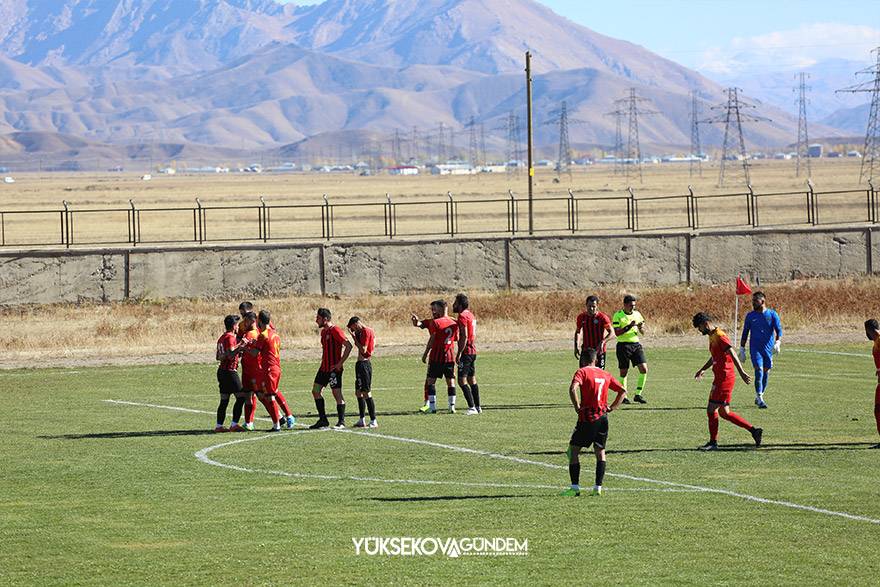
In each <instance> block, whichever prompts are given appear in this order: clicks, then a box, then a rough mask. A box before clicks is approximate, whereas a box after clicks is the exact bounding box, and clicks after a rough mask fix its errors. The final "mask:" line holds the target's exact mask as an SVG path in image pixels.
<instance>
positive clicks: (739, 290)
mask: <svg viewBox="0 0 880 587" xmlns="http://www.w3.org/2000/svg"><path fill="white" fill-rule="evenodd" d="M750 293H752V288H750V287H749V284H747V283H746V282H745V281H743V280H742V278H741V277H739V276H737V278H736V295H738V296H744V295H746V294H750Z"/></svg>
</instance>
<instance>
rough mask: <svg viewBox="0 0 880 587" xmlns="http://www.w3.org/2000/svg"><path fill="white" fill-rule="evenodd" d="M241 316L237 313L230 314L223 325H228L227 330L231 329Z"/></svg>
mask: <svg viewBox="0 0 880 587" xmlns="http://www.w3.org/2000/svg"><path fill="white" fill-rule="evenodd" d="M238 320H239V317H238V316H236V315H235V314H229V315H228V316H226V318H224V319H223V326H225V327H226V330H230V329H231V328H232V327H233V326H235V324H236V323H237V322H238Z"/></svg>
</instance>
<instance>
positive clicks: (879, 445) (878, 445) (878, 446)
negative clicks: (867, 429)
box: [868, 444, 880, 448]
mask: <svg viewBox="0 0 880 587" xmlns="http://www.w3.org/2000/svg"><path fill="white" fill-rule="evenodd" d="M868 448H880V444H875V445H874V446H869V447H868Z"/></svg>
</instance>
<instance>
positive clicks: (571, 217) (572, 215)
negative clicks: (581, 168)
mask: <svg viewBox="0 0 880 587" xmlns="http://www.w3.org/2000/svg"><path fill="white" fill-rule="evenodd" d="M576 205H577V200H575V199H574V192H572V191H571V188H569V189H568V229H569V230H570V231H571V233H572V234H574V231H576V230H577V211H576V210H575V206H576Z"/></svg>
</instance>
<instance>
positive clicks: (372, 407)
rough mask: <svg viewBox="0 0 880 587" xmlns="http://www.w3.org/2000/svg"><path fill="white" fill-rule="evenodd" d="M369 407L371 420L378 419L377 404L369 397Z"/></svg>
mask: <svg viewBox="0 0 880 587" xmlns="http://www.w3.org/2000/svg"><path fill="white" fill-rule="evenodd" d="M367 409H368V410H370V420H375V419H376V404H375V403H373V398H372V397H368V398H367Z"/></svg>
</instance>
